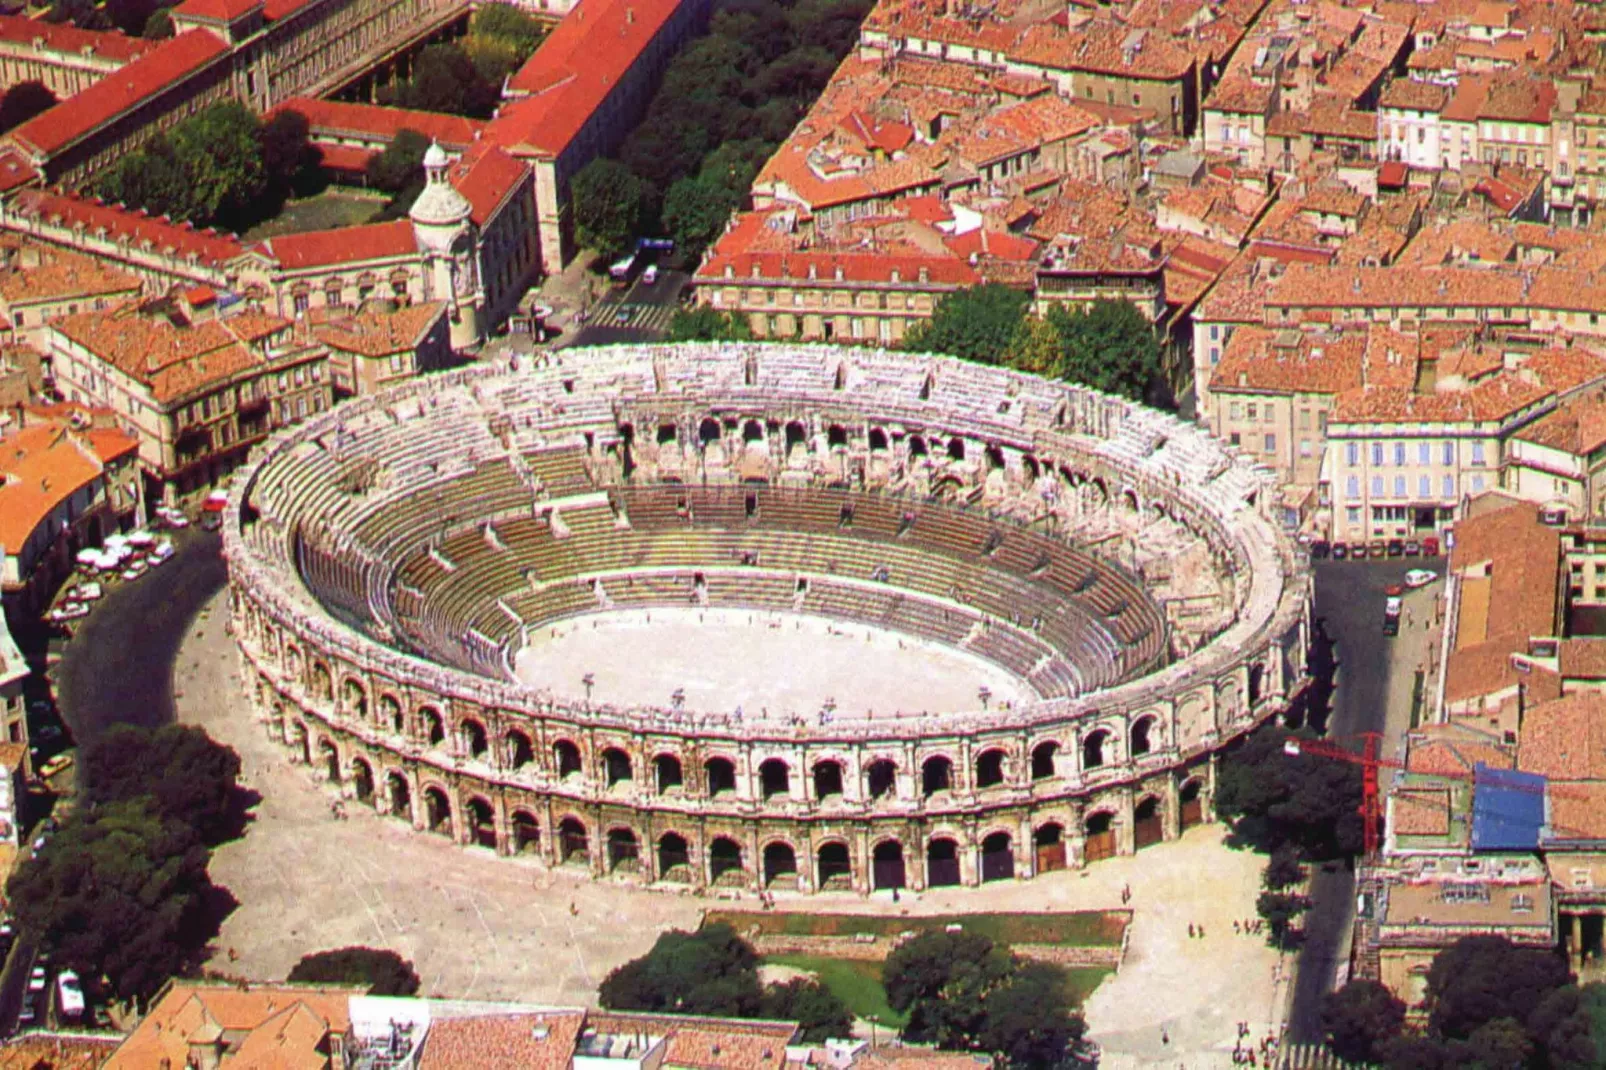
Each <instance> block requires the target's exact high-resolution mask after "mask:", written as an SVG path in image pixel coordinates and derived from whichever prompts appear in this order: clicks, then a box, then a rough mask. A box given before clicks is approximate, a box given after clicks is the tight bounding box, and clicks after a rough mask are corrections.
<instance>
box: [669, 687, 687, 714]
mask: <svg viewBox="0 0 1606 1070" xmlns="http://www.w3.org/2000/svg"><path fill="white" fill-rule="evenodd" d="M669 704H670V705H671V706H673V707H675V709H677V710H678V709H680V708H681V707H682V706H684V705H686V689H685V688H684V687H677V688H675V690H674V693H673V694H671V695H670V696H669Z"/></svg>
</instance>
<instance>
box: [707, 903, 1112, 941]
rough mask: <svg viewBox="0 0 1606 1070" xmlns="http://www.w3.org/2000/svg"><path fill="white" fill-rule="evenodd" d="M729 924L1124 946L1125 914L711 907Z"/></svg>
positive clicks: (815, 932)
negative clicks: (885, 913)
mask: <svg viewBox="0 0 1606 1070" xmlns="http://www.w3.org/2000/svg"><path fill="white" fill-rule="evenodd" d="M716 922H725V923H726V924H728V925H730V926H731V927H732V928H733V929H735V930H736V931H737V932H738V933H741V934H743V935H745V934H747V933H749V932H751V931H752V930H753V929H755V928H756V929H758V931H759V932H761V933H786V934H788V935H792V936H851V935H853V934H855V933H872V934H875V935H878V936H885V935H895V934H897V933H901V932H904V931H906V930H911V929H913V930H919V929H934V928H941V927H944V926H948V925H962V926H964V928H965V931H966V932H971V933H979V934H981V935H982V936H986V937H989V938H990V939H991V940H992V941H993V942H994V943H998V944H1050V945H1057V946H1065V947H1119V946H1120V944H1121V934H1122V933H1123V932H1124V931H1125V930H1126V916H1125V915H1123V914H1121V913H1118V912H1115V911H1103V910H1084V911H1078V912H1075V913H1070V914H938V915H933V916H930V917H920V918H906V917H896V918H888V917H878V916H876V915H873V914H791V913H785V912H776V913H763V914H759V913H742V912H734V911H718V910H712V911H709V912H708V914H707V915H706V916H705V917H704V919H703V924H705V925H712V924H714V923H716Z"/></svg>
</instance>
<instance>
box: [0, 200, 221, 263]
mask: <svg viewBox="0 0 1606 1070" xmlns="http://www.w3.org/2000/svg"><path fill="white" fill-rule="evenodd" d="M12 208H13V210H14V211H16V212H17V213H18V214H20V215H22V216H24V217H31V218H34V219H38V220H39V221H41V222H43V223H50V224H54V225H57V226H64V227H69V228H72V229H74V230H79V231H81V232H82V233H84V234H86V235H88V236H90V237H98V238H102V239H104V240H105V241H108V242H112V243H114V244H125V245H127V246H128V247H130V248H132V249H136V250H138V249H145V250H149V251H151V252H155V253H162V254H165V255H168V256H174V257H177V258H178V259H181V260H182V259H187V258H190V257H193V258H194V259H195V260H196V261H198V262H200V263H205V264H208V265H221V264H226V263H228V262H229V261H231V260H233V259H234V258H236V257H238V256H241V255H243V254H244V253H245V246H244V245H242V244H241V243H240V241H239V239H237V238H235V237H234V236H233V235H232V234H222V233H218V232H216V231H212V230H197V229H195V228H194V227H192V226H191V225H190V224H188V223H174V222H171V221H170V220H168V219H166V218H158V217H155V216H150V215H146V214H145V213H144V212H143V211H130V210H128V209H126V208H122V207H120V206H116V205H108V204H102V203H100V202H99V201H91V200H84V199H81V198H79V197H74V196H72V195H70V194H62V193H49V192H46V191H44V190H23V191H21V192H20V193H18V194H17V195H16V197H15V199H14V200H13V202H12Z"/></svg>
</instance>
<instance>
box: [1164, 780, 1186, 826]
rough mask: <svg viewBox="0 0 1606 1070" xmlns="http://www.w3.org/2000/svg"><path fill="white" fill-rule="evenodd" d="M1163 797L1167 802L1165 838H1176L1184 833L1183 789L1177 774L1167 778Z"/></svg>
mask: <svg viewBox="0 0 1606 1070" xmlns="http://www.w3.org/2000/svg"><path fill="white" fill-rule="evenodd" d="M1161 798H1162V799H1163V800H1164V803H1165V838H1166V839H1168V840H1174V839H1176V838H1177V837H1179V836H1181V835H1182V791H1181V789H1180V788H1178V787H1177V778H1176V776H1175V775H1172V776H1168V777H1166V778H1165V789H1164V791H1163V792H1162V793H1161Z"/></svg>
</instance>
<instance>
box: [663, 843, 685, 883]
mask: <svg viewBox="0 0 1606 1070" xmlns="http://www.w3.org/2000/svg"><path fill="white" fill-rule="evenodd" d="M658 879H659V880H661V881H681V882H684V883H690V882H691V848H690V847H688V846H687V845H686V838H685V837H684V836H681V835H680V834H679V833H675V832H666V833H664V834H663V835H662V836H660V837H658Z"/></svg>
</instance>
